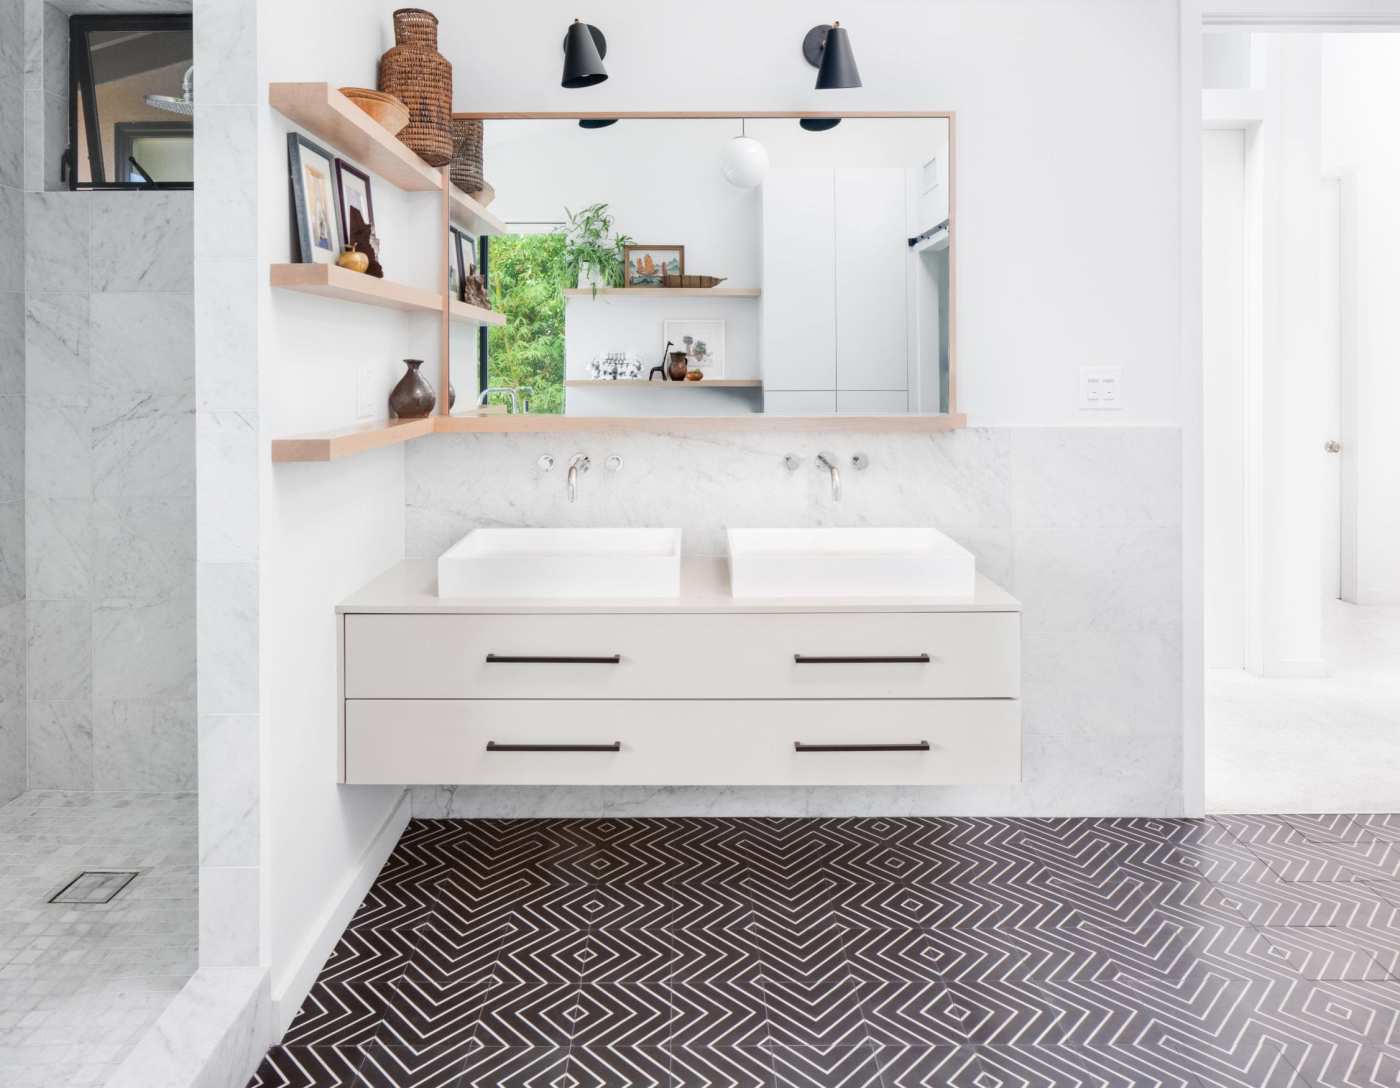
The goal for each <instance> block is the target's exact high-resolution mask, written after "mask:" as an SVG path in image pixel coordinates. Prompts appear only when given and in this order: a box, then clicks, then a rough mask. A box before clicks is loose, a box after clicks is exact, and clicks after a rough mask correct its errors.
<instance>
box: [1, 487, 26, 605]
mask: <svg viewBox="0 0 1400 1088" xmlns="http://www.w3.org/2000/svg"><path fill="white" fill-rule="evenodd" d="M24 583H25V565H24V503H22V502H0V607H3V606H4V605H9V604H14V603H15V602H16V601H22V600H24V593H25V584H24Z"/></svg>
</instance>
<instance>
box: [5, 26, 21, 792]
mask: <svg viewBox="0 0 1400 1088" xmlns="http://www.w3.org/2000/svg"><path fill="white" fill-rule="evenodd" d="M23 13H24V9H23V7H22V6H21V5H20V4H18V3H15V2H14V0H7V2H5V3H3V4H0V238H3V239H6V240H7V241H11V242H12V240H14V239H20V238H23V237H24V130H23V118H24V109H23V102H24V57H25V53H24V45H23V43H24V24H23ZM8 248H9V252H8V253H7V254H6V255H5V259H4V260H0V805H2V804H4V803H5V802H6V801H9V800H10V799H12V798H14V797H16V796H18V795H19V794H20V793H22V792H23V791H24V787H25V784H26V773H25V739H26V738H25V733H26V730H25V693H24V662H25V622H24V250H23V247H22V246H20V247H17V246H15V245H13V244H11V245H10V246H9V247H8ZM16 250H18V252H16Z"/></svg>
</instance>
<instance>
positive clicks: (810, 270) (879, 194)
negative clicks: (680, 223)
mask: <svg viewBox="0 0 1400 1088" xmlns="http://www.w3.org/2000/svg"><path fill="white" fill-rule="evenodd" d="M907 186H908V175H907V172H906V171H905V170H902V169H898V168H849V169H848V168H842V169H839V170H833V169H793V170H786V169H784V170H772V171H770V172H769V174H768V177H767V178H766V179H765V180H764V183H763V299H762V336H761V340H762V360H763V385H764V391H765V410H766V411H770V412H776V413H782V412H784V411H789V412H790V411H795V410H798V409H797V407H796V406H797V405H802V406H803V407H802V410H810V409H809V408H808V406H809V405H811V404H812V403H814V402H817V401H820V402H821V403H823V404H826V405H834V410H835V411H838V412H841V411H853V412H867V411H869V412H872V413H876V412H904V411H907V409H908V387H909V373H908V372H909V347H908V322H907V310H908V293H909V288H908V275H909V255H908V228H907V219H908V193H907ZM843 392H844V393H846V394H862V395H854V396H853V395H847V396H844V397H843V396H842V393H843ZM795 394H802V396H795ZM822 410H824V411H831V410H832V408H831V407H827V408H824V409H822Z"/></svg>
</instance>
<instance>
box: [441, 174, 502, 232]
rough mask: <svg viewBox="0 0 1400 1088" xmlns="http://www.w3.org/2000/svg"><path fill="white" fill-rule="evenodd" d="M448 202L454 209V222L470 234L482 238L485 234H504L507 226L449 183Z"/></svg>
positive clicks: (484, 207) (483, 206)
mask: <svg viewBox="0 0 1400 1088" xmlns="http://www.w3.org/2000/svg"><path fill="white" fill-rule="evenodd" d="M447 196H448V202H449V204H450V205H451V209H452V212H451V214H452V222H454V223H456V224H457V226H459V227H461V228H462V229H463V230H464V231H466V232H467V233H468V234H474V235H477V236H478V237H480V236H481V235H483V234H504V233H505V232H506V225H505V224H504V223H502V222H501V221H500V220H499V219H497V218H496V217H495V216H494V215H492V214H491V213H490V212H489V211H487V210H486V206H485V205H484V204H481V203H479V202H478V201H477V200H475V199H474V198H473V197H470V196H468V195H467V194H466V193H464V192H462V190H461V189H459V188H457V186H455V185H453V184H452V183H451V182H450V181H449V182H448V183H447Z"/></svg>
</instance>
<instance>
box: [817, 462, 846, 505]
mask: <svg viewBox="0 0 1400 1088" xmlns="http://www.w3.org/2000/svg"><path fill="white" fill-rule="evenodd" d="M817 467H818V468H824V469H826V470H827V471H828V472H830V473H831V498H832V501H833V502H840V501H841V470H840V469H839V468H837V467H836V454H834V453H827V452H826V451H825V450H822V452H821V453H819V454H817Z"/></svg>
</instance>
